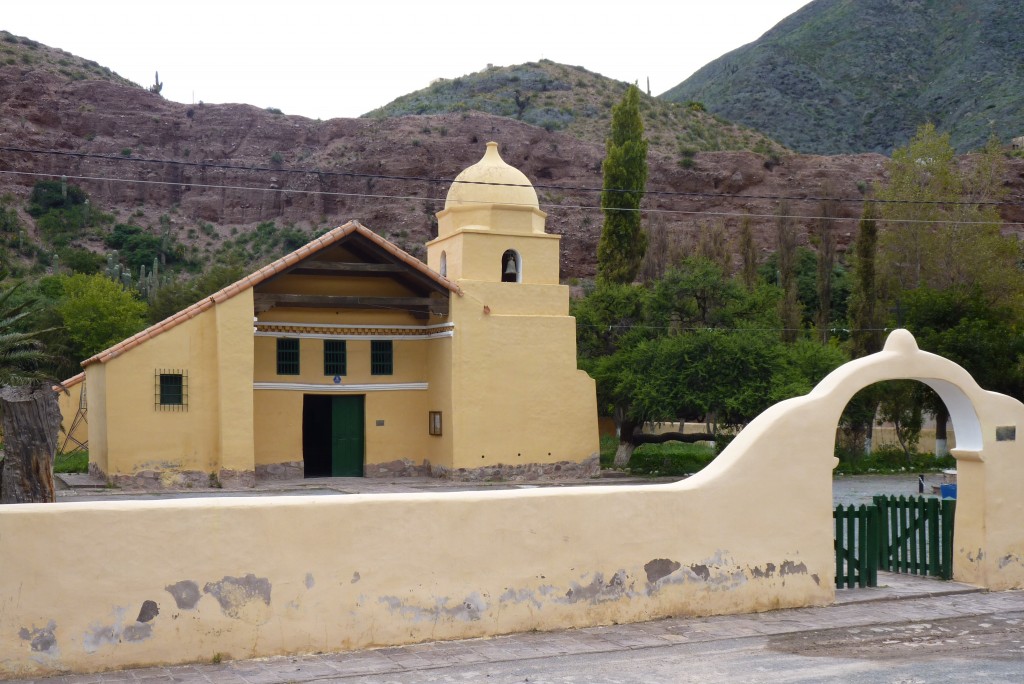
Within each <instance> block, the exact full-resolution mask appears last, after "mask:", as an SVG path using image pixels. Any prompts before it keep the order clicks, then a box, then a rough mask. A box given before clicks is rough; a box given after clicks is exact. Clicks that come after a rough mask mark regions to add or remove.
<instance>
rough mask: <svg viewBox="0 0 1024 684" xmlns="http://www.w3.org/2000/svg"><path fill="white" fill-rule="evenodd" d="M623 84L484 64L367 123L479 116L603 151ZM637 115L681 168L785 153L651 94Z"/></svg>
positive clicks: (589, 75) (571, 72)
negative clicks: (733, 154) (707, 156)
mask: <svg viewBox="0 0 1024 684" xmlns="http://www.w3.org/2000/svg"><path fill="white" fill-rule="evenodd" d="M628 85H629V84H628V83H625V82H624V81H616V80H614V79H611V78H607V77H605V76H602V75H600V74H595V73H594V72H592V71H587V70H586V69H584V68H583V67H579V66H567V65H565V64H557V63H555V62H552V61H550V60H546V59H544V60H541V61H540V62H530V63H528V64H518V65H515V66H510V67H495V66H490V65H489V66H488V67H487V68H486V69H484V70H482V71H477V72H475V73H472V74H467V75H465V76H460V77H459V78H454V79H445V78H442V79H438V80H436V81H434V82H433V83H432V84H430V86H429V87H427V88H424V89H422V90H417V91H416V92H413V93H409V94H408V95H403V96H402V97H400V98H398V99H396V100H394V101H393V102H391V103H389V104H386V105H384V106H383V107H381V108H379V109H375V110H374V111H372V112H370V113H369V114H366V115H365V116H367V117H373V118H381V117H395V116H409V115H416V114H420V115H422V114H447V113H461V112H467V111H477V112H485V113H487V114H494V115H496V116H502V117H506V118H512V119H516V120H517V121H522V122H524V123H528V124H531V125H534V126H539V127H541V128H543V129H545V130H547V131H551V132H553V131H564V132H565V133H568V134H570V135H572V136H573V137H576V138H579V139H580V140H582V141H584V142H589V143H595V144H598V145H604V143H605V138H606V137H607V136H608V128H609V126H610V125H611V111H612V106H613V105H614V104H615V103H617V102H618V101H619V100H621V99H622V95H623V93H625V91H626V88H627V87H628ZM640 110H641V116H643V119H644V130H645V132H646V133H647V138H648V142H649V143H650V144H649V147H650V148H651V149H652V150H655V151H658V152H661V153H662V154H665V155H667V156H673V155H674V156H676V157H677V158H678V159H680V161H683V160H685V159H686V158H688V157H689V156H691V155H692V154H693V153H695V152H724V151H742V150H746V151H750V152H757V153H760V154H777V153H781V152H783V151H784V149H783V147H782V146H781V145H779V144H778V143H776V142H775V141H773V140H772V139H771V138H769V137H767V136H765V135H763V134H761V133H758V132H757V131H755V130H752V129H750V128H747V127H745V126H738V125H736V124H734V123H731V122H729V121H726V120H724V119H722V118H720V117H718V116H715V115H713V114H708V113H707V112H706V111H704V109H703V108H701V107H696V106H686V105H683V104H680V103H675V102H667V101H664V100H659V99H657V98H654V97H651V96H650V95H649V94H648V95H641V98H640Z"/></svg>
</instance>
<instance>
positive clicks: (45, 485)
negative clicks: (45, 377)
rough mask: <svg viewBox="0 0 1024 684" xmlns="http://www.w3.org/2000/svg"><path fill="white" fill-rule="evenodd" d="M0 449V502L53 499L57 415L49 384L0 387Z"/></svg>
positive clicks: (57, 429) (37, 501) (55, 395)
mask: <svg viewBox="0 0 1024 684" xmlns="http://www.w3.org/2000/svg"><path fill="white" fill-rule="evenodd" d="M0 414H2V415H3V429H4V452H5V457H4V460H3V467H2V471H0V472H2V477H0V504H7V503H43V502H48V503H49V502H53V501H54V500H55V495H54V490H53V457H54V454H55V453H56V451H57V433H58V431H59V430H60V423H61V415H60V407H59V405H58V404H57V393H56V392H54V391H53V390H52V389H51V388H50V387H49V385H43V386H35V387H34V386H25V387H3V388H0Z"/></svg>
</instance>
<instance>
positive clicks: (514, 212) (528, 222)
mask: <svg viewBox="0 0 1024 684" xmlns="http://www.w3.org/2000/svg"><path fill="white" fill-rule="evenodd" d="M491 189H494V186H492V188H491ZM488 199H490V200H491V202H497V203H496V204H492V203H483V204H470V205H462V206H458V205H456V206H451V205H450V203H446V206H445V208H444V209H443V210H442V211H440V212H438V213H437V234H438V235H439V236H441V237H447V236H448V235H451V234H453V233H455V232H457V231H458V230H459V229H460V228H461V229H463V230H465V229H467V228H470V227H472V226H496V225H498V224H499V223H500V224H501V227H502V229H503V230H506V231H508V232H512V233H520V234H530V233H534V234H543V233H544V221H545V218H546V217H547V214H545V213H544V212H543V211H541V210H540V209H537V208H534V207H531V206H521V205H519V206H517V205H514V204H501V203H500V200H501V198H497V199H495V198H488Z"/></svg>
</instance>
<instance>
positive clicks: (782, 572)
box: [779, 561, 807, 577]
mask: <svg viewBox="0 0 1024 684" xmlns="http://www.w3.org/2000/svg"><path fill="white" fill-rule="evenodd" d="M806 574H807V566H806V565H805V564H803V563H794V562H793V561H783V562H782V567H781V568H779V576H780V577H785V576H786V575H806Z"/></svg>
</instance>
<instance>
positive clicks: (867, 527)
mask: <svg viewBox="0 0 1024 684" xmlns="http://www.w3.org/2000/svg"><path fill="white" fill-rule="evenodd" d="M832 518H833V520H834V521H835V525H836V536H835V550H836V588H837V589H842V588H843V587H851V588H852V587H855V586H857V587H877V586H878V507H877V506H865V505H864V504H861V505H860V506H859V507H856V506H836V509H835V510H834V511H833V512H832Z"/></svg>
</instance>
